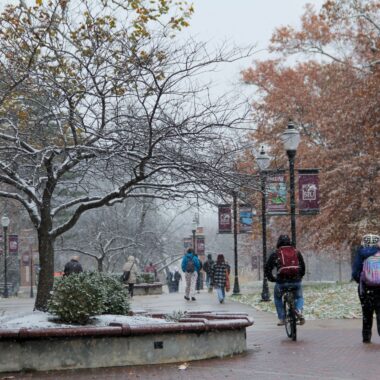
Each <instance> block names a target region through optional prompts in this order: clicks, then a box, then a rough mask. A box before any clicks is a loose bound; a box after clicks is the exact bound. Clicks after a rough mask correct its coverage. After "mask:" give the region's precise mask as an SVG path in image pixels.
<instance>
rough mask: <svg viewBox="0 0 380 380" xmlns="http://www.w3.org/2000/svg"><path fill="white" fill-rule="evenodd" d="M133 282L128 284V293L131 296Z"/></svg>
mask: <svg viewBox="0 0 380 380" xmlns="http://www.w3.org/2000/svg"><path fill="white" fill-rule="evenodd" d="M134 286H135V284H128V293H129V295H130V297H131V298H132V297H133V288H134Z"/></svg>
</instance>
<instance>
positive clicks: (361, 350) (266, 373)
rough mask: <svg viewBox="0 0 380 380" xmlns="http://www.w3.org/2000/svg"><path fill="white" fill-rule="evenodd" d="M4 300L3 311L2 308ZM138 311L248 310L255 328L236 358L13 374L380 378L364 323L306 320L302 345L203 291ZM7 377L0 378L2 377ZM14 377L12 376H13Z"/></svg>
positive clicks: (147, 302) (379, 353)
mask: <svg viewBox="0 0 380 380" xmlns="http://www.w3.org/2000/svg"><path fill="white" fill-rule="evenodd" d="M1 305H2V304H1V302H0V308H1ZM24 306H25V305H24ZM133 309H134V310H141V309H145V310H147V311H151V312H165V313H166V312H172V311H178V310H199V311H201V310H216V311H240V312H247V313H248V314H249V315H251V316H252V317H253V319H254V321H255V324H254V325H253V326H252V327H250V328H248V329H247V346H248V351H247V352H246V353H245V354H244V355H239V356H235V357H229V358H223V359H212V360H203V361H197V362H191V363H189V366H188V368H187V369H186V370H180V369H179V368H178V366H179V365H180V364H181V363H178V364H166V365H156V366H134V367H123V368H104V369H94V370H87V369H86V370H76V371H56V372H53V373H27V374H11V376H14V379H41V380H42V379H54V380H63V379H65V380H68V379H93V380H100V379H102V380H103V379H107V380H108V379H110V380H116V379H128V380H130V379H144V380H145V379H157V380H159V379H165V380H170V379H173V380H182V379H196V380H202V379H205V380H207V379H210V380H211V379H218V380H219V379H233V380H235V379H236V380H245V379H257V380H277V379H278V380H290V379H293V380H320V379H326V380H348V379H356V380H378V379H380V338H379V337H378V336H377V335H376V336H374V338H373V343H372V344H370V345H364V344H362V343H361V333H360V326H361V321H360V320H324V321H307V323H306V324H305V325H304V326H302V327H300V329H299V339H298V341H297V342H292V341H290V340H289V339H288V338H287V337H286V336H285V331H284V328H283V327H277V326H276V325H275V323H276V318H275V316H274V315H272V314H269V313H262V312H258V311H256V310H254V309H252V308H250V307H248V306H245V305H241V304H239V303H237V302H234V301H232V300H231V299H228V300H227V302H226V303H225V304H222V305H221V304H219V303H218V302H217V300H216V296H215V294H208V293H207V292H205V291H203V292H202V293H201V294H199V295H198V296H197V301H194V302H188V301H185V300H184V299H183V294H181V293H179V294H176V293H174V294H163V295H160V296H141V297H135V298H134V299H133ZM5 376H6V375H1V374H0V379H2V378H4V377H5ZM8 376H9V375H8Z"/></svg>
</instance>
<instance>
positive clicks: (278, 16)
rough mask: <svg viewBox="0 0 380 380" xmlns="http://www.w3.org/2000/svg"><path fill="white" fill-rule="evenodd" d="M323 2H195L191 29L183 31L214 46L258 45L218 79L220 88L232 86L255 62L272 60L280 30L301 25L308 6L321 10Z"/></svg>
mask: <svg viewBox="0 0 380 380" xmlns="http://www.w3.org/2000/svg"><path fill="white" fill-rule="evenodd" d="M323 2H324V1H323V0H310V1H307V0H235V1H232V0H193V1H192V3H193V4H194V8H195V13H194V15H193V17H192V19H191V20H190V27H189V28H188V30H186V31H185V32H183V34H184V36H186V35H188V34H190V35H192V36H194V37H197V39H199V40H202V41H209V42H211V44H213V43H218V42H221V41H224V40H228V41H230V42H231V43H235V44H236V45H239V46H247V45H248V44H254V45H256V46H257V49H256V50H257V51H259V53H255V54H254V55H253V56H252V57H251V58H248V59H245V60H242V61H239V62H236V63H233V64H229V65H227V66H224V67H223V68H221V69H220V70H221V71H220V74H219V75H218V76H217V78H218V82H223V84H222V83H219V85H222V86H223V87H231V86H233V85H236V84H237V83H238V81H239V78H240V75H239V73H240V71H241V70H242V69H245V68H247V67H249V65H250V63H251V62H252V61H253V60H254V59H258V58H260V59H264V58H265V57H268V53H267V52H266V51H265V49H266V47H267V46H268V42H269V39H270V37H271V35H272V33H273V31H274V29H275V28H276V27H280V26H284V25H292V26H299V25H300V17H301V15H302V14H303V13H304V10H305V5H306V4H308V3H309V4H313V5H314V7H315V8H316V9H320V7H321V6H322V4H323Z"/></svg>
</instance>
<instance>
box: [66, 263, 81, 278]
mask: <svg viewBox="0 0 380 380" xmlns="http://www.w3.org/2000/svg"><path fill="white" fill-rule="evenodd" d="M81 272H83V268H82V265H81V264H80V262H79V261H77V260H72V259H71V260H70V261H69V262H68V263H66V265H65V269H64V270H63V275H64V276H69V275H70V274H73V273H81Z"/></svg>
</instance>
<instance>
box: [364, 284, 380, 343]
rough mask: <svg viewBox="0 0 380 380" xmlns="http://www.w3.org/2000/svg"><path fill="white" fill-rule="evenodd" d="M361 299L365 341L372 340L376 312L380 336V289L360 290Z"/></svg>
mask: <svg viewBox="0 0 380 380" xmlns="http://www.w3.org/2000/svg"><path fill="white" fill-rule="evenodd" d="M359 288H360V287H359ZM359 299H360V304H361V306H362V313H363V329H362V333H363V339H364V340H370V339H371V335H372V324H373V313H374V312H375V313H376V321H377V332H378V334H379V335H380V289H379V288H377V289H368V288H367V289H363V290H362V291H360V289H359Z"/></svg>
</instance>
